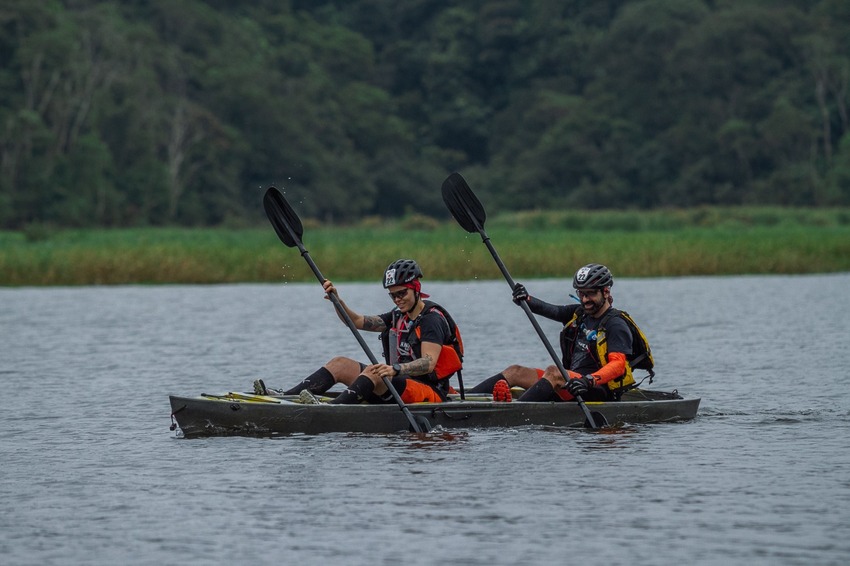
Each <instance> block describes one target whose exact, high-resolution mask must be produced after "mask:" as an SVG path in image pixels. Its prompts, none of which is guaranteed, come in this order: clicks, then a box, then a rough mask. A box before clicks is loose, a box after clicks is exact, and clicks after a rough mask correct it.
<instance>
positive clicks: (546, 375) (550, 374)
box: [543, 365, 566, 387]
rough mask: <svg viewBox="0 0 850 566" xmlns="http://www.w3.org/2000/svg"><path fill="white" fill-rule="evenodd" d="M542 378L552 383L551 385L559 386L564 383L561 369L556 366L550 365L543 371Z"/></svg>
mask: <svg viewBox="0 0 850 566" xmlns="http://www.w3.org/2000/svg"><path fill="white" fill-rule="evenodd" d="M543 379H545V380H547V381H548V382H549V383H551V384H552V387H560V386H562V385H564V384H565V383H566V381H565V380H564V376H563V375H561V370H559V369H558V366H555V365H551V366H549V367H547V368H546V370H545V371H544V372H543Z"/></svg>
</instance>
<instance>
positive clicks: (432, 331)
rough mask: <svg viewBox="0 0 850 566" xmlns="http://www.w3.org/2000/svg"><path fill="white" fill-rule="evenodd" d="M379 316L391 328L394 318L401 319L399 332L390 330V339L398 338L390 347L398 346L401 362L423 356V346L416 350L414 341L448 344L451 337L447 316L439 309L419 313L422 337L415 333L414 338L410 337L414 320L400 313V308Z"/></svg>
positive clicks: (397, 328)
mask: <svg viewBox="0 0 850 566" xmlns="http://www.w3.org/2000/svg"><path fill="white" fill-rule="evenodd" d="M426 309H427V307H426ZM394 315H395V316H394ZM378 316H380V317H381V320H383V321H384V324H386V325H387V328H389V329H391V330H392V329H393V319H394V318H397V319H398V320H399V322H398V324H396V326H395V328H396V330H398V332H397V333H393V332H390V341H392V340H393V339H395V340H396V344H395V345H393V344H392V343H391V344H390V349H393V347H394V346H395V347H396V348H397V351H398V360H399V362H400V363H406V362H412V361H413V360H416V359H419V358H420V357H421V356H422V350H421V348H419V347H417V349H418V350H419V351H414V348H413V347H412V346H411V343H412V342H413V343H417V344H421V343H422V342H432V343H434V344H440V345H443V344H448V343H449V340H450V338H451V333H450V331H449V324H448V322H447V321H446V319H445V317H443V315H442V314H441V313H440V312H439V311H437V310H431V311H428V312H422V313H420V314H419V317H418V320H419V328H420V334H421V337H419V338H417V337H416V336H415V335H414V336H413V340H411V339H410V337H409V333H410V326H411V323H412V321H411V320H409V319H408V318H407V317H406V316H405V315H402V314H401V313H399V312H398V309H393V310H391V311H390V312H385V313H384V314H380V315H378Z"/></svg>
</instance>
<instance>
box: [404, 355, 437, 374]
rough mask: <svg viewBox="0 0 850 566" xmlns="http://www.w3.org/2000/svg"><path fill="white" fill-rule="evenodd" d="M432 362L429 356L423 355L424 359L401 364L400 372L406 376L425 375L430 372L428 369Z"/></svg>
mask: <svg viewBox="0 0 850 566" xmlns="http://www.w3.org/2000/svg"><path fill="white" fill-rule="evenodd" d="M432 361H433V358H432V357H431V356H430V355H428V354H425V357H422V358H419V359H418V360H413V361H412V362H407V363H406V364H402V371H403V373H406V374H407V375H425V374H426V373H430V372H431V369H430V368H431V362H432Z"/></svg>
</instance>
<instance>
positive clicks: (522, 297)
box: [512, 283, 528, 305]
mask: <svg viewBox="0 0 850 566" xmlns="http://www.w3.org/2000/svg"><path fill="white" fill-rule="evenodd" d="M512 295H513V301H514V304H517V305H518V304H520V303H522V302H523V301H527V300H528V291H527V290H526V289H525V287H524V286H523V284H522V283H517V284H515V285H514V292H513V293H512Z"/></svg>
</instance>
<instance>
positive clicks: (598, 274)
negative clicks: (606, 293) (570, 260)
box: [573, 263, 614, 289]
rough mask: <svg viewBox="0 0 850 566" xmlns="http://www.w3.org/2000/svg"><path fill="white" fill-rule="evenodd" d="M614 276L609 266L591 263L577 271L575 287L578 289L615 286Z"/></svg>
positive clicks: (574, 280)
mask: <svg viewBox="0 0 850 566" xmlns="http://www.w3.org/2000/svg"><path fill="white" fill-rule="evenodd" d="M613 286H614V276H613V275H611V272H610V271H608V268H607V267H605V266H604V265H601V264H599V263H589V264H587V265H585V266H584V267H582V268H581V269H579V270H578V271H576V274H575V277H573V287H574V288H576V289H602V288H603V287H613Z"/></svg>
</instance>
